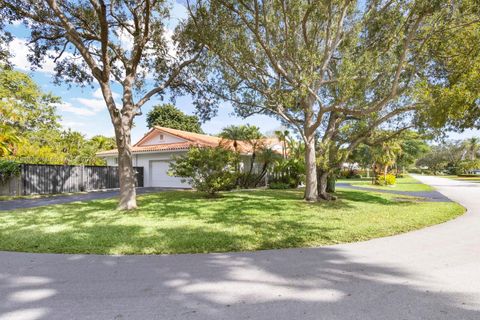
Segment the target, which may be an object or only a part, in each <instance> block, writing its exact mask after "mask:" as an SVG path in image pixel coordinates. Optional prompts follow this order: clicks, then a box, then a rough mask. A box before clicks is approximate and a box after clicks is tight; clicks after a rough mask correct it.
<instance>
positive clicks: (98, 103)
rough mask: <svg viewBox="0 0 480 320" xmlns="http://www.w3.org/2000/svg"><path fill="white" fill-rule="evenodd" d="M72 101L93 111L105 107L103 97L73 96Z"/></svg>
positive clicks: (95, 111) (98, 110)
mask: <svg viewBox="0 0 480 320" xmlns="http://www.w3.org/2000/svg"><path fill="white" fill-rule="evenodd" d="M72 100H73V101H77V102H78V103H80V104H82V105H83V106H85V107H87V109H88V110H90V111H91V112H93V113H97V112H100V111H102V110H104V109H105V108H106V105H105V101H104V100H103V99H87V98H73V99H72Z"/></svg>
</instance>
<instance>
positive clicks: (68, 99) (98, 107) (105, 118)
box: [9, 3, 480, 142]
mask: <svg viewBox="0 0 480 320" xmlns="http://www.w3.org/2000/svg"><path fill="white" fill-rule="evenodd" d="M185 17H186V10H185V7H184V6H183V5H181V4H179V3H173V4H172V21H171V22H170V23H169V28H171V29H173V28H174V26H175V24H176V23H177V22H178V21H179V19H184V18H185ZM9 31H11V32H12V34H13V35H14V36H15V39H14V41H13V42H12V43H11V47H10V48H11V50H10V51H11V53H12V54H13V58H12V60H11V61H12V63H13V64H14V66H15V68H16V69H18V70H21V71H25V72H28V73H29V74H30V75H31V76H32V77H33V79H34V80H35V81H36V82H37V83H38V84H39V85H40V86H41V88H42V90H43V91H45V92H52V93H53V94H54V95H56V96H59V97H61V98H62V100H63V103H62V104H61V105H59V106H58V113H59V115H60V116H61V118H62V120H61V123H62V125H63V126H64V127H65V128H71V129H73V130H76V131H80V132H81V133H83V134H85V135H86V136H87V137H91V136H94V135H97V134H102V135H106V136H113V127H112V124H111V122H110V116H109V115H108V111H107V109H106V106H105V104H104V101H103V98H102V96H101V93H100V91H99V89H98V86H95V87H94V88H91V87H84V88H81V87H79V86H76V85H72V86H71V87H70V88H69V87H68V86H66V85H61V86H57V85H54V84H53V82H52V80H53V77H52V74H53V67H54V64H53V62H51V61H46V62H45V64H44V65H43V67H42V69H40V70H36V71H31V70H30V67H29V63H28V61H27V54H28V50H29V49H28V47H27V46H26V39H27V38H28V36H29V32H28V30H27V29H26V28H25V27H24V26H23V25H12V26H10V27H9ZM116 93H117V95H118V97H120V95H119V94H120V90H117V92H116ZM159 103H162V101H160V100H159V99H158V97H157V98H153V99H152V100H150V101H149V102H148V103H147V104H146V105H144V106H143V107H142V111H143V115H141V116H139V117H136V118H135V126H134V128H133V131H132V140H133V142H136V141H137V140H139V139H140V138H141V137H142V136H143V135H144V133H146V132H147V127H146V121H145V118H146V114H147V113H148V111H149V110H150V109H151V108H152V106H153V105H155V104H159ZM176 106H177V107H178V108H179V109H181V110H182V111H183V112H185V113H187V114H193V113H194V111H195V108H194V106H193V103H192V100H191V99H190V97H179V98H177V99H176ZM245 123H249V124H252V125H257V126H259V127H260V128H261V130H262V131H263V132H264V133H266V132H269V131H273V130H275V129H278V128H279V127H280V126H281V124H280V122H279V121H278V120H276V119H274V118H271V117H267V116H263V115H255V116H251V117H249V118H247V119H242V118H239V117H236V116H235V115H233V108H232V107H231V106H230V105H229V104H228V103H224V104H222V105H221V107H220V109H219V112H218V115H217V116H216V117H215V118H213V119H212V120H210V121H208V122H206V123H204V124H203V125H202V128H203V129H204V131H205V132H206V133H210V134H215V133H218V132H219V131H220V130H221V129H222V128H223V127H226V126H228V125H232V124H245ZM479 135H480V132H479V131H474V130H467V131H466V132H464V133H462V134H458V133H452V134H450V137H451V138H452V139H463V138H468V137H472V136H479Z"/></svg>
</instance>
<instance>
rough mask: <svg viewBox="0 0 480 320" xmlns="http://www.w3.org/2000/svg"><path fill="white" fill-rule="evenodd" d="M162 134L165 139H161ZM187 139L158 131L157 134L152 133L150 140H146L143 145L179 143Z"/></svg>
mask: <svg viewBox="0 0 480 320" xmlns="http://www.w3.org/2000/svg"><path fill="white" fill-rule="evenodd" d="M161 135H163V139H160V138H161V137H160V136H161ZM184 141H186V140H184V139H181V138H178V137H175V136H172V135H169V134H167V133H160V132H156V133H155V134H153V135H152V137H150V138H149V139H148V140H146V141H144V142H143V143H142V144H141V145H142V146H152V145H156V144H166V143H178V142H184Z"/></svg>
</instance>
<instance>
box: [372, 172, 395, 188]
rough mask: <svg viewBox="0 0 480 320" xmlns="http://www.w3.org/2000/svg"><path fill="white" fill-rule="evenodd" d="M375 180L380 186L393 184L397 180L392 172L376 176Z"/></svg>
mask: <svg viewBox="0 0 480 320" xmlns="http://www.w3.org/2000/svg"><path fill="white" fill-rule="evenodd" d="M377 181H378V184H379V185H381V186H384V185H386V186H393V185H394V184H395V183H396V181H397V178H396V177H395V175H394V174H390V173H389V174H387V175H385V176H379V177H378V178H377Z"/></svg>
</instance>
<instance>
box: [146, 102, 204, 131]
mask: <svg viewBox="0 0 480 320" xmlns="http://www.w3.org/2000/svg"><path fill="white" fill-rule="evenodd" d="M154 126H160V127H167V128H171V129H177V130H183V131H189V132H195V133H203V131H202V128H201V126H200V120H199V119H198V117H197V116H189V115H186V114H185V113H183V112H182V111H181V110H179V109H178V108H177V107H175V106H174V105H173V104H163V105H156V106H154V107H153V108H152V110H150V111H149V112H148V114H147V127H148V128H153V127H154Z"/></svg>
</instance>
